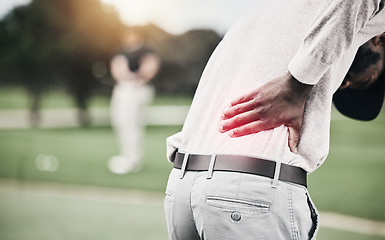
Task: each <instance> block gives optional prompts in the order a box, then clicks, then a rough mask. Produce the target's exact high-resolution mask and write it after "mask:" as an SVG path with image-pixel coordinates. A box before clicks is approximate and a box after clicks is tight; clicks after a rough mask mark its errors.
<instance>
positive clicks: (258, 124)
mask: <svg viewBox="0 0 385 240" xmlns="http://www.w3.org/2000/svg"><path fill="white" fill-rule="evenodd" d="M272 128H273V126H270V125H269V123H266V122H262V121H255V122H251V123H249V124H246V125H243V126H241V127H238V128H235V129H233V130H231V131H230V132H229V136H230V137H232V138H236V137H242V136H246V135H250V134H254V133H258V132H261V131H264V130H269V129H272Z"/></svg>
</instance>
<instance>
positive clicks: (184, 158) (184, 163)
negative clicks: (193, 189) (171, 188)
mask: <svg viewBox="0 0 385 240" xmlns="http://www.w3.org/2000/svg"><path fill="white" fill-rule="evenodd" d="M188 156H189V154H188V153H185V154H184V157H183V163H182V168H181V169H180V170H181V172H180V176H179V178H180V179H182V178H183V176H184V173H185V172H186V166H187V161H188Z"/></svg>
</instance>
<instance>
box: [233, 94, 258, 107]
mask: <svg viewBox="0 0 385 240" xmlns="http://www.w3.org/2000/svg"><path fill="white" fill-rule="evenodd" d="M255 94H256V93H255V92H254V91H253V92H250V93H247V94H245V95H243V96H241V97H238V98H236V99H235V100H233V101H232V102H231V104H230V106H235V105H237V104H241V103H245V102H248V101H251V100H253V99H254V97H255Z"/></svg>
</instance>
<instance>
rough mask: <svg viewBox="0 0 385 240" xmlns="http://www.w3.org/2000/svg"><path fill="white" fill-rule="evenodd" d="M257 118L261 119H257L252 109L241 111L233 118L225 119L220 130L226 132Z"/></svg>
mask: <svg viewBox="0 0 385 240" xmlns="http://www.w3.org/2000/svg"><path fill="white" fill-rule="evenodd" d="M257 120H259V119H257V118H256V117H255V115H254V114H253V112H251V111H249V112H246V113H241V114H238V115H236V116H235V117H233V118H231V119H228V120H225V121H223V122H222V123H221V124H220V126H219V131H220V132H222V133H224V132H227V131H229V130H231V129H234V128H238V127H241V126H243V125H246V124H249V123H251V122H254V121H257Z"/></svg>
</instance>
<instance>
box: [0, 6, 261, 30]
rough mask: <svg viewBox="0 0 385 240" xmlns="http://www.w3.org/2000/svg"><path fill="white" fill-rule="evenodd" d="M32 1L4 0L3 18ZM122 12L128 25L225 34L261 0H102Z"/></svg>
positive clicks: (0, 10)
mask: <svg viewBox="0 0 385 240" xmlns="http://www.w3.org/2000/svg"><path fill="white" fill-rule="evenodd" d="M30 1H31V0H1V1H0V18H1V17H2V16H4V14H6V13H7V12H9V11H10V10H11V9H12V8H13V7H14V6H16V5H20V4H26V3H28V2H30ZM101 1H102V2H103V3H104V4H106V5H112V6H114V7H115V8H116V10H117V11H118V12H119V14H120V16H121V19H122V21H123V22H124V23H125V24H128V25H141V24H146V23H148V22H152V23H155V24H157V25H159V26H160V27H162V28H163V29H165V30H166V31H168V32H171V33H175V34H177V33H183V32H185V31H186V30H189V29H191V28H211V29H215V30H217V31H218V32H219V33H224V32H225V31H226V30H227V29H228V28H229V27H230V26H231V25H232V24H233V23H234V22H235V21H236V20H237V19H238V18H239V17H240V16H241V15H242V14H244V13H245V12H246V11H247V10H248V9H249V8H250V7H251V6H253V5H254V4H255V3H256V2H257V1H258V0H220V1H219V0H101Z"/></svg>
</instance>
